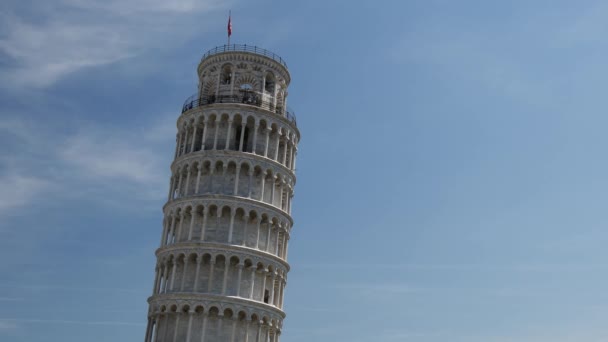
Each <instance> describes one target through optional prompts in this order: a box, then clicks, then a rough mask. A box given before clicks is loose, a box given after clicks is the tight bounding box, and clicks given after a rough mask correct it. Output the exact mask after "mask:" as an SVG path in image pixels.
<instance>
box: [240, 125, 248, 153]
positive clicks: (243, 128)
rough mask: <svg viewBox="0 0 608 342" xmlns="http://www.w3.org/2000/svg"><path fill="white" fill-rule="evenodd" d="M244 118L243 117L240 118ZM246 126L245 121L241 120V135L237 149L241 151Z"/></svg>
mask: <svg viewBox="0 0 608 342" xmlns="http://www.w3.org/2000/svg"><path fill="white" fill-rule="evenodd" d="M242 120H245V119H242ZM246 128H247V122H245V121H243V122H241V137H240V139H239V151H241V152H243V142H244V140H245V129H246Z"/></svg>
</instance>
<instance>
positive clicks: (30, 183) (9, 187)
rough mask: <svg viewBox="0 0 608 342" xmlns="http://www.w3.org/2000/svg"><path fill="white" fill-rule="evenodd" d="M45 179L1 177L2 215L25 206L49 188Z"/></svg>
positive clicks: (0, 199)
mask: <svg viewBox="0 0 608 342" xmlns="http://www.w3.org/2000/svg"><path fill="white" fill-rule="evenodd" d="M49 185H50V184H49V183H48V182H47V181H45V180H43V179H39V178H35V177H29V176H23V175H19V174H14V173H11V174H7V175H1V176H0V188H1V189H2V191H1V192H0V213H3V212H6V211H9V210H11V209H14V208H16V207H21V206H24V205H26V204H28V203H30V202H31V201H32V200H34V199H35V198H36V197H37V196H38V195H39V194H40V193H41V192H43V191H45V190H46V189H47V188H48V187H49Z"/></svg>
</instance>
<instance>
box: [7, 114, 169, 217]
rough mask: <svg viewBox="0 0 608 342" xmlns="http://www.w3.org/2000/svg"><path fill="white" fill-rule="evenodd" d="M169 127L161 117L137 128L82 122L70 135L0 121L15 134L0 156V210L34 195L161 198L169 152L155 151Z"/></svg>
mask: <svg viewBox="0 0 608 342" xmlns="http://www.w3.org/2000/svg"><path fill="white" fill-rule="evenodd" d="M3 128H4V129H3ZM171 130H175V128H174V126H173V125H171V124H169V122H168V121H167V120H165V121H159V122H156V123H154V122H153V123H150V124H148V126H145V127H144V128H143V129H142V132H135V133H134V132H132V131H129V130H127V129H126V128H122V127H115V126H102V125H98V124H87V125H83V126H82V127H80V128H78V129H77V131H76V132H75V133H72V134H65V133H60V132H57V131H52V130H49V128H44V127H43V126H42V125H38V124H32V123H26V122H23V121H15V120H14V121H11V122H8V123H7V122H2V121H0V132H3V133H7V132H10V136H13V137H20V139H13V140H14V141H15V144H16V145H15V146H13V147H12V150H13V152H12V153H10V152H9V154H7V155H5V156H2V158H0V171H2V172H1V173H0V188H2V189H3V191H2V192H0V213H7V212H9V211H11V212H15V211H16V210H15V209H18V208H24V207H26V206H27V205H31V204H33V203H35V201H36V200H37V199H39V198H45V200H46V201H49V199H53V200H58V199H61V198H79V197H83V196H85V195H87V194H90V193H95V194H96V195H99V196H89V197H88V198H90V199H92V200H95V199H96V198H97V199H99V200H100V201H104V198H108V197H111V198H112V201H115V200H116V199H127V200H128V201H131V200H137V201H150V200H152V201H156V200H162V199H163V198H164V196H165V194H166V190H167V189H166V188H167V181H166V180H167V174H168V173H169V163H170V160H169V158H170V153H169V154H167V153H162V152H161V153H159V151H162V150H165V149H167V146H171V143H172V138H171V136H172V135H171V134H170V133H164V132H169V131H171ZM26 132H37V134H38V135H37V136H33V135H29V134H28V133H26ZM161 134H162V135H163V136H162V137H161V136H160V135H161ZM48 141H53V142H54V143H53V144H48ZM42 147H44V148H42ZM36 151H43V153H42V152H36ZM20 152H23V153H20ZM104 194H105V195H109V196H104ZM49 202H53V201H52V200H51V201H49ZM115 204H116V203H115Z"/></svg>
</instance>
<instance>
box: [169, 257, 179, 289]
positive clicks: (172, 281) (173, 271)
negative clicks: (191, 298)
mask: <svg viewBox="0 0 608 342" xmlns="http://www.w3.org/2000/svg"><path fill="white" fill-rule="evenodd" d="M176 270H177V260H173V265H172V266H171V285H170V286H169V291H173V286H174V285H175V271H176Z"/></svg>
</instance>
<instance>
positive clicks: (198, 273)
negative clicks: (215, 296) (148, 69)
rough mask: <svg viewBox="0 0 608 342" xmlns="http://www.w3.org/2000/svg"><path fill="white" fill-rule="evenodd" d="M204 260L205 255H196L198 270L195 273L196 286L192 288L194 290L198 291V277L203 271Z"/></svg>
mask: <svg viewBox="0 0 608 342" xmlns="http://www.w3.org/2000/svg"><path fill="white" fill-rule="evenodd" d="M202 262H203V256H202V255H197V256H196V272H195V273H194V286H193V288H192V292H198V277H199V275H200V273H201V263H202Z"/></svg>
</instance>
